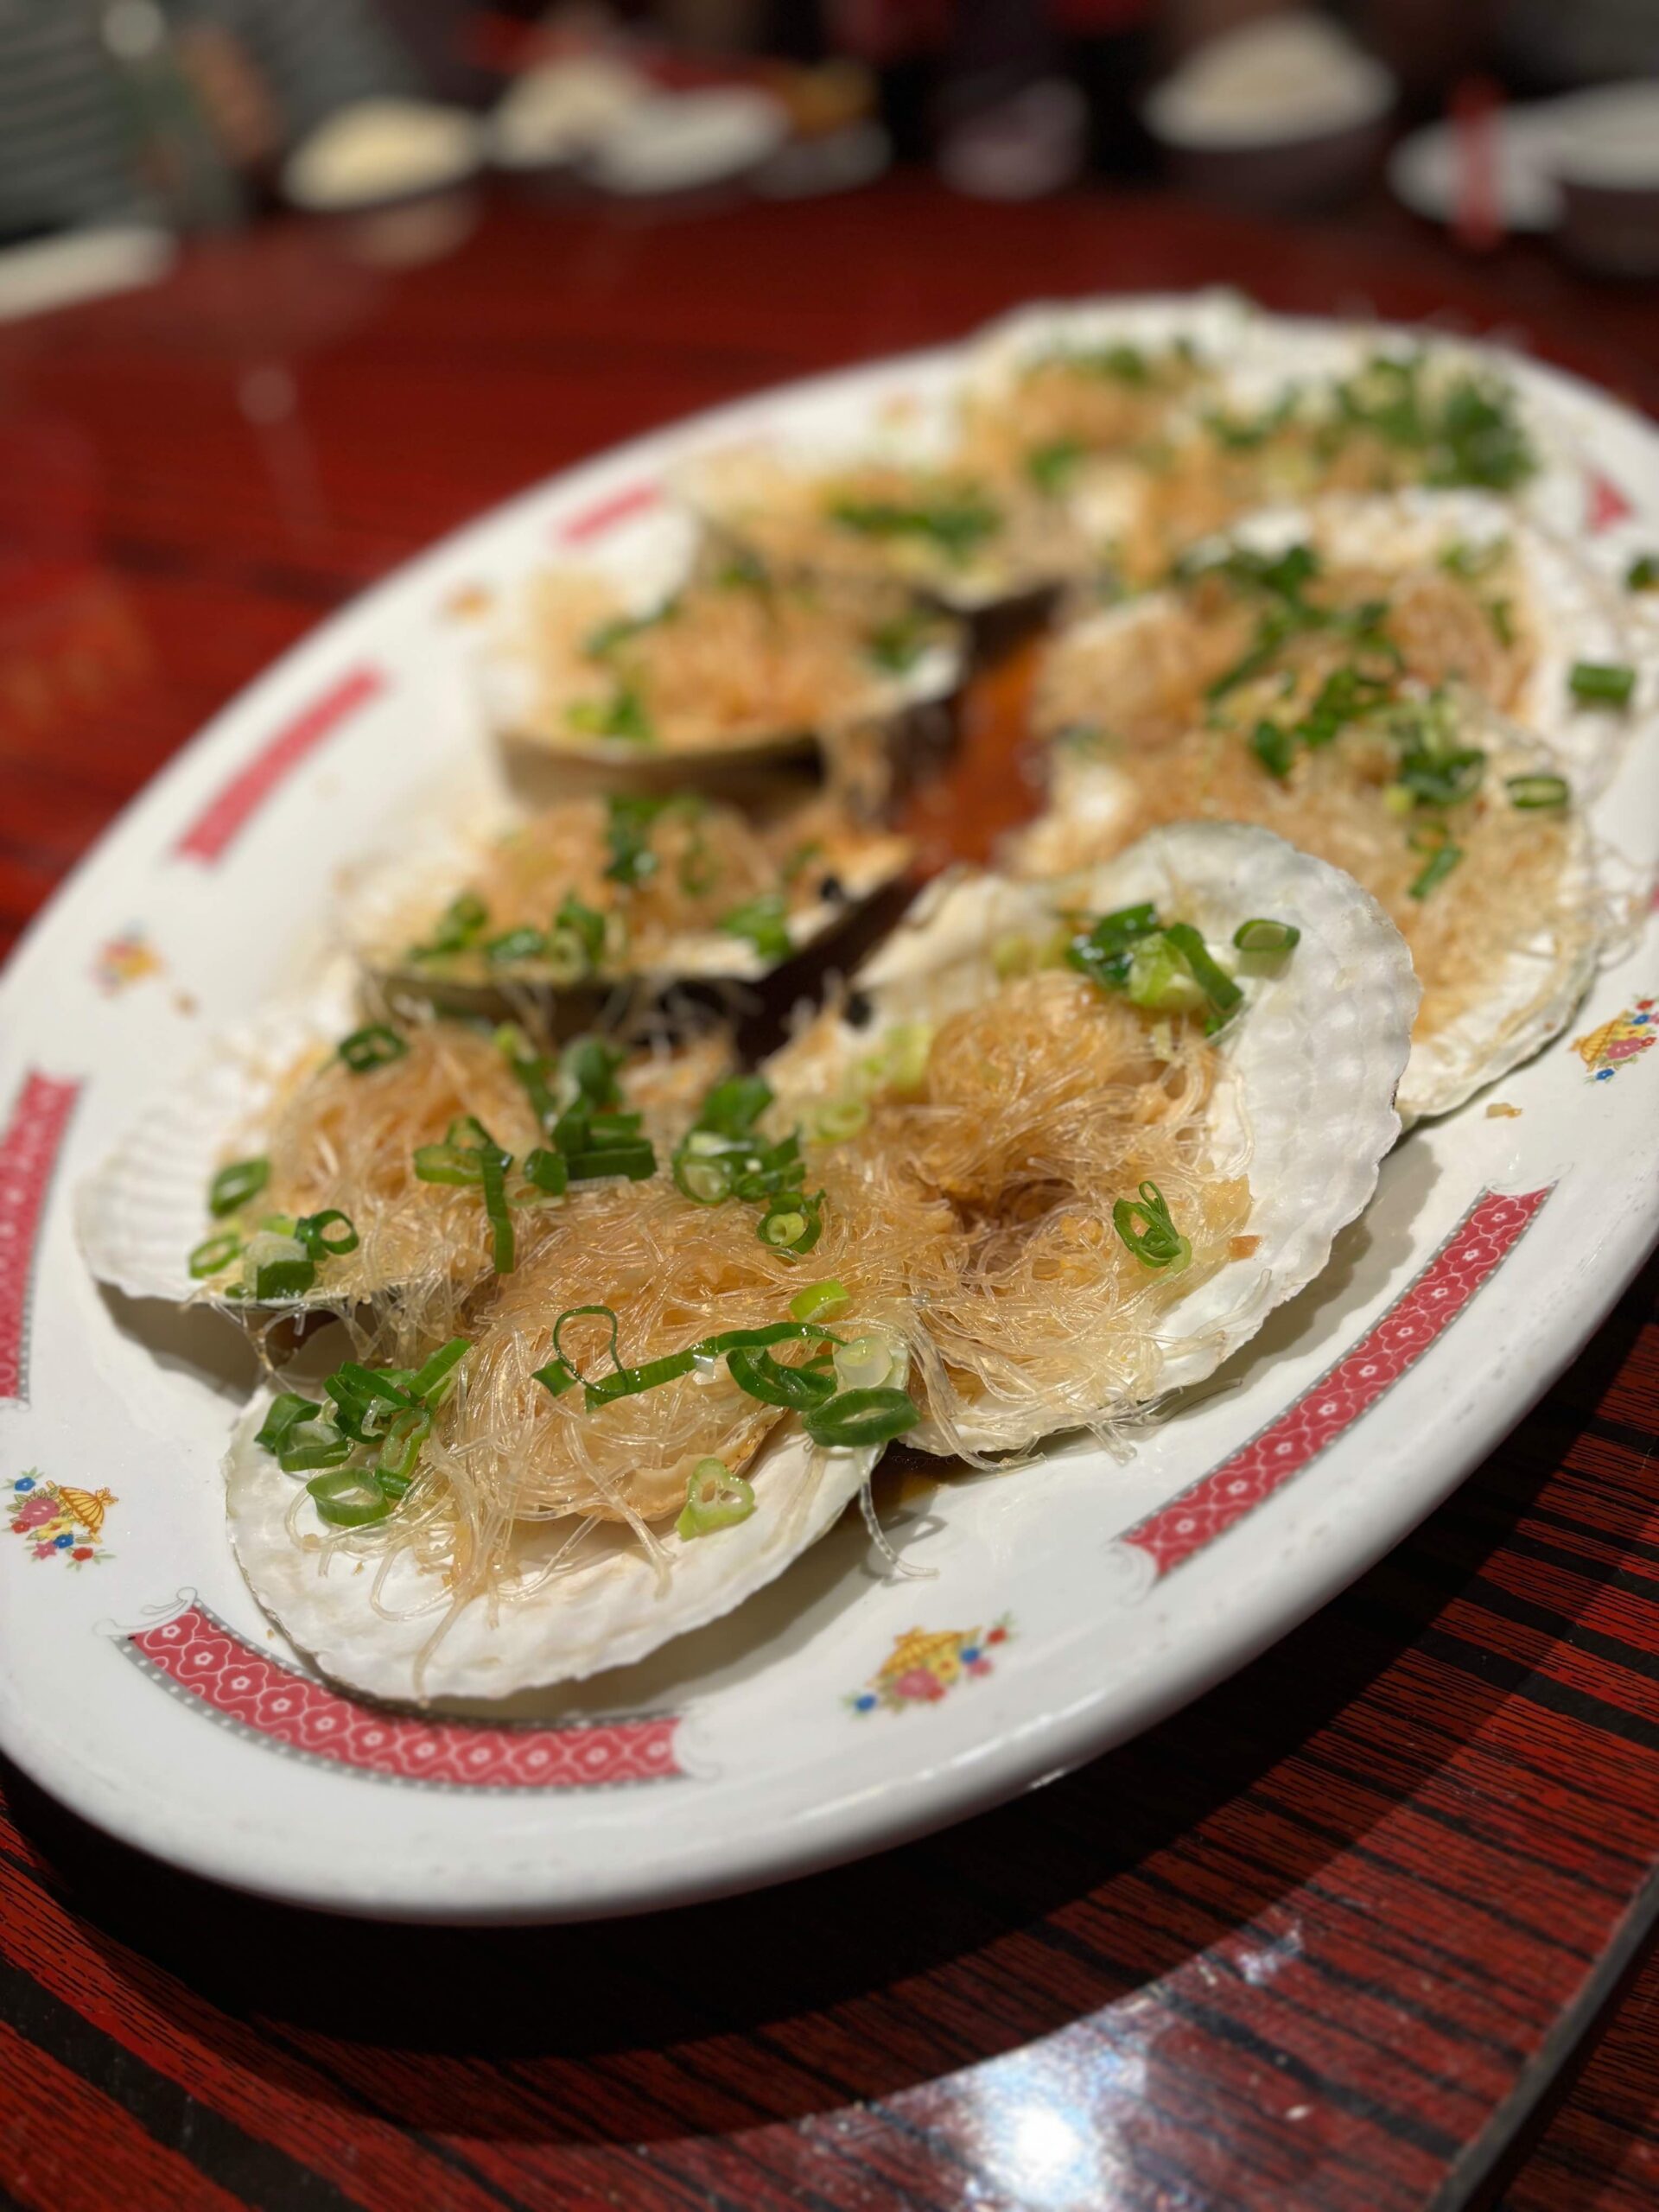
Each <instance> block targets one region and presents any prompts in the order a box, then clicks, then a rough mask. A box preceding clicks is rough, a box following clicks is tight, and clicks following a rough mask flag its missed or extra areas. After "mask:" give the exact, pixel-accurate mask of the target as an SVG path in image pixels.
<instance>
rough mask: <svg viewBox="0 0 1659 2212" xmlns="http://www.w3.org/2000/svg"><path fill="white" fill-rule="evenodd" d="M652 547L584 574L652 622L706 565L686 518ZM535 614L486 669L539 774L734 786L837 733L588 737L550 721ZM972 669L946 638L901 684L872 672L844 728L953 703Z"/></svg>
mask: <svg viewBox="0 0 1659 2212" xmlns="http://www.w3.org/2000/svg"><path fill="white" fill-rule="evenodd" d="M656 521H657V523H658V528H657V529H656V530H654V531H652V534H651V537H650V539H649V542H646V541H645V539H644V538H642V537H640V536H639V535H637V534H636V535H631V536H629V537H627V538H626V540H624V541H623V542H620V543H619V545H618V547H617V548H616V550H615V552H614V553H613V555H612V556H611V557H609V558H607V557H605V556H602V555H594V556H590V557H589V559H588V561H587V563H584V565H583V569H582V571H581V573H584V574H586V575H591V576H592V577H594V578H595V579H596V580H598V581H600V582H604V583H606V584H607V585H608V586H609V587H610V588H612V589H613V591H615V592H616V593H617V594H619V596H620V601H621V602H622V607H623V610H624V612H626V613H629V614H633V615H643V614H647V613H651V612H652V610H653V609H655V608H657V607H660V606H661V605H662V604H663V603H664V601H666V600H667V599H669V598H670V597H671V596H672V594H673V593H674V592H675V591H676V590H677V589H678V588H679V587H680V586H681V585H682V584H683V582H686V581H687V579H688V578H689V577H690V575H691V574H692V571H693V569H694V566H695V563H696V559H697V557H698V553H699V545H700V535H699V532H698V531H697V529H696V525H695V524H694V523H693V521H692V519H691V518H690V517H688V516H687V515H685V514H684V513H683V512H675V511H673V510H668V511H666V512H664V513H663V514H662V515H661V516H660V517H658V518H656ZM525 625H526V613H525V612H524V611H522V610H520V611H515V612H513V613H511V614H510V615H509V617H508V620H507V621H506V622H505V624H504V625H503V626H501V627H500V628H499V629H498V631H497V632H496V633H495V634H494V635H493V637H492V638H491V639H489V640H488V641H487V642H486V644H485V645H483V646H482V648H481V650H480V657H479V660H478V664H477V668H478V678H479V683H480V689H481V691H482V695H483V701H484V710H485V714H486V718H487V720H488V721H489V723H490V725H491V727H492V728H493V730H494V731H495V733H496V734H497V736H498V738H499V740H500V741H501V743H502V744H503V745H504V746H505V747H506V748H507V749H508V750H509V751H510V752H511V753H517V754H518V757H519V760H521V762H523V763H524V765H525V766H527V767H529V768H530V769H531V771H532V772H534V770H535V768H536V766H537V763H540V764H543V765H544V766H555V765H560V764H568V765H569V766H574V767H580V768H584V769H586V770H588V771H600V770H602V771H605V772H607V773H610V774H613V775H614V774H616V773H618V772H620V777H621V779H622V780H623V781H624V782H626V783H628V784H630V785H639V784H644V785H661V784H664V783H665V782H674V783H678V784H681V785H684V784H687V783H693V782H696V781H697V780H698V779H699V778H705V777H709V776H713V777H715V778H716V779H728V778H730V777H732V776H738V775H741V773H742V772H745V771H749V772H753V771H759V770H760V769H762V768H764V767H765V766H767V765H768V764H771V763H775V762H778V761H780V760H787V759H789V758H790V757H791V756H798V755H802V754H805V753H812V752H814V751H816V750H817V748H818V747H820V745H821V744H823V742H824V741H825V738H826V736H829V737H833V734H834V729H833V728H832V729H830V730H829V731H827V732H826V731H823V730H817V729H777V730H769V731H764V732H757V733H755V734H752V735H748V736H745V737H739V738H735V739H732V740H728V741H719V742H715V743H712V744H709V745H706V746H702V747H692V746H680V745H677V746H673V747H668V746H653V745H641V744H639V743H638V742H636V741H632V740H630V739H626V738H606V737H597V736H592V735H588V734H583V733H582V731H580V730H574V729H570V728H567V727H565V726H564V725H563V724H562V723H561V722H559V721H557V720H554V721H548V720H547V719H546V718H545V715H544V713H543V674H542V671H541V670H540V668H539V666H538V664H537V655H536V652H535V649H534V645H533V643H532V641H531V638H530V637H529V636H528V635H527V632H526V626H525ZM965 669H966V648H965V643H964V640H963V639H962V637H961V636H960V635H958V634H955V633H952V634H950V635H948V636H945V637H942V638H941V639H938V641H937V642H936V643H933V644H931V645H928V646H926V647H925V650H924V651H923V652H920V653H919V654H918V656H917V658H916V659H915V661H914V662H913V664H912V665H911V666H910V667H909V668H907V669H906V670H905V671H904V672H903V673H902V674H899V675H883V674H881V673H880V671H872V672H871V678H870V683H869V687H868V693H867V694H866V695H864V696H861V698H860V700H859V701H858V702H857V704H856V706H855V707H854V708H852V709H849V710H848V711H846V712H844V713H842V715H838V716H837V718H836V724H835V728H842V727H855V726H861V725H866V724H878V725H888V724H893V723H897V722H899V721H902V720H904V719H905V718H906V716H908V715H912V714H915V713H917V712H918V711H919V710H920V709H925V708H927V707H930V706H933V705H936V704H938V703H939V702H943V701H944V700H947V699H949V698H950V697H951V696H953V695H954V694H955V693H956V692H957V690H959V689H960V688H961V684H962V680H963V674H964V672H965Z"/></svg>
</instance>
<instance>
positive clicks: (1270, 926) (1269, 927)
mask: <svg viewBox="0 0 1659 2212" xmlns="http://www.w3.org/2000/svg"><path fill="white" fill-rule="evenodd" d="M1301 940H1302V933H1301V931H1300V930H1299V929H1298V928H1297V926H1296V925H1295V923H1294V922H1274V921H1268V920H1267V919H1266V918H1262V917H1258V918H1256V919H1255V920H1254V921H1249V922H1241V923H1240V924H1239V925H1238V927H1237V928H1236V930H1235V931H1233V943H1234V944H1235V946H1236V948H1237V950H1239V951H1240V952H1289V951H1291V950H1294V948H1295V947H1296V946H1297V945H1298V944H1300V943H1301Z"/></svg>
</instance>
